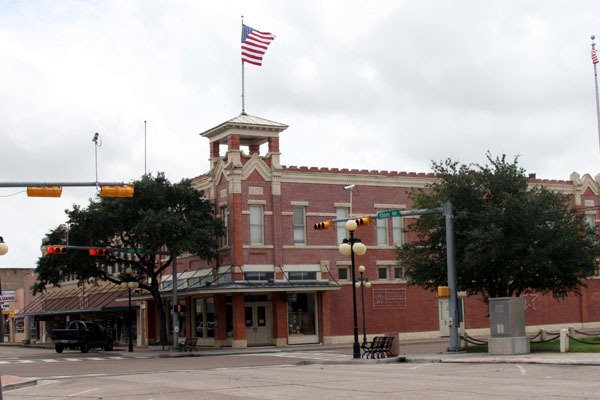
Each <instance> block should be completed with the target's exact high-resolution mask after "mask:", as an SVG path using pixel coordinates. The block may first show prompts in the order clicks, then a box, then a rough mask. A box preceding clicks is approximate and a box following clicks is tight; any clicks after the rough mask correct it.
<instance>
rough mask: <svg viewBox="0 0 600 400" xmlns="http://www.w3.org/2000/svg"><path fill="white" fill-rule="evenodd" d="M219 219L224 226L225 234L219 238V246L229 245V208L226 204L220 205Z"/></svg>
mask: <svg viewBox="0 0 600 400" xmlns="http://www.w3.org/2000/svg"><path fill="white" fill-rule="evenodd" d="M221 221H223V226H224V227H225V234H224V235H223V237H222V238H221V246H222V247H225V246H229V208H228V207H227V206H224V207H221Z"/></svg>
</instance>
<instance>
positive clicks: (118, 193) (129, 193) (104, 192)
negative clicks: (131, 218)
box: [100, 185, 134, 197]
mask: <svg viewBox="0 0 600 400" xmlns="http://www.w3.org/2000/svg"><path fill="white" fill-rule="evenodd" d="M133 193H134V189H133V185H121V186H101V187H100V197H133Z"/></svg>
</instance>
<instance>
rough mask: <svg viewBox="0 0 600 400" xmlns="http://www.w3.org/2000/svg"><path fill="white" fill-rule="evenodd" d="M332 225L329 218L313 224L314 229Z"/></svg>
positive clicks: (318, 229) (327, 227) (326, 227)
mask: <svg viewBox="0 0 600 400" xmlns="http://www.w3.org/2000/svg"><path fill="white" fill-rule="evenodd" d="M332 226H333V222H332V221H331V220H330V219H329V220H327V221H323V222H317V223H316V224H315V229H316V230H317V231H320V230H322V229H329V228H331V227H332Z"/></svg>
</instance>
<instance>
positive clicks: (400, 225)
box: [392, 217, 404, 245]
mask: <svg viewBox="0 0 600 400" xmlns="http://www.w3.org/2000/svg"><path fill="white" fill-rule="evenodd" d="M403 229H404V220H403V219H402V217H393V218H392V238H393V240H394V244H395V245H401V244H404V232H402V230H403Z"/></svg>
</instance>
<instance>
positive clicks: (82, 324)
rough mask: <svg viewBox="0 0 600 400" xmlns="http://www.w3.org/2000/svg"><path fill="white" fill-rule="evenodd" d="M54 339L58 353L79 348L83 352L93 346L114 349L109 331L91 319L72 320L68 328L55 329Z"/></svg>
mask: <svg viewBox="0 0 600 400" xmlns="http://www.w3.org/2000/svg"><path fill="white" fill-rule="evenodd" d="M52 341H53V342H54V349H55V350H56V352H57V353H62V352H63V350H64V349H79V350H80V351H81V352H82V353H87V352H88V351H89V350H90V349H92V348H101V349H104V350H106V351H110V350H112V349H113V340H112V337H111V335H110V334H109V332H108V331H107V330H106V329H104V327H102V326H100V325H99V324H97V323H95V322H90V321H71V322H70V323H69V325H68V326H67V328H66V329H53V330H52Z"/></svg>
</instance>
